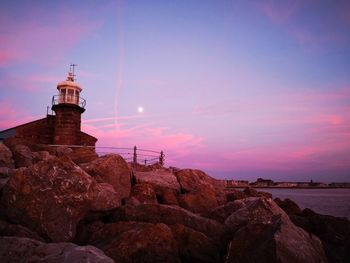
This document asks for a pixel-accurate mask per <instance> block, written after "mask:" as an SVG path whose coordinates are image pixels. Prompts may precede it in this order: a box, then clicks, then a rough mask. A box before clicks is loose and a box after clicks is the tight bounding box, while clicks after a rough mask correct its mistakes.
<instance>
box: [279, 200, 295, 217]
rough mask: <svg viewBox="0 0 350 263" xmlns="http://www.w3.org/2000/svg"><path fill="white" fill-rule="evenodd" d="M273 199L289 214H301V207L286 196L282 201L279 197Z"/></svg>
mask: <svg viewBox="0 0 350 263" xmlns="http://www.w3.org/2000/svg"><path fill="white" fill-rule="evenodd" d="M274 201H275V202H276V204H277V205H278V206H279V207H280V208H282V209H283V211H284V212H286V213H287V214H288V215H289V216H290V215H299V214H301V209H300V208H299V206H298V205H297V204H296V203H294V202H293V201H292V200H290V199H288V198H286V199H284V200H283V201H282V200H281V199H279V198H276V199H274Z"/></svg>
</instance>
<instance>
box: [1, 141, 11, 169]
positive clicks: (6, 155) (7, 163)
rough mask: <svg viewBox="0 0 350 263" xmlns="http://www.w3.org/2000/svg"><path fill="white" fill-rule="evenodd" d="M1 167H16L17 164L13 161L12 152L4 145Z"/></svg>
mask: <svg viewBox="0 0 350 263" xmlns="http://www.w3.org/2000/svg"><path fill="white" fill-rule="evenodd" d="M0 167H7V168H14V167H15V162H14V161H13V159H12V152H11V150H10V149H9V148H8V147H7V146H6V145H5V144H3V143H0Z"/></svg>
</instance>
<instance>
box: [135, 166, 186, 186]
mask: <svg viewBox="0 0 350 263" xmlns="http://www.w3.org/2000/svg"><path fill="white" fill-rule="evenodd" d="M134 175H135V178H136V182H138V183H149V184H152V185H153V186H154V187H155V188H167V189H172V190H176V191H180V185H179V182H178V181H177V179H176V177H175V175H174V174H173V173H172V172H171V171H169V170H167V169H164V168H159V169H156V170H151V171H135V172H134Z"/></svg>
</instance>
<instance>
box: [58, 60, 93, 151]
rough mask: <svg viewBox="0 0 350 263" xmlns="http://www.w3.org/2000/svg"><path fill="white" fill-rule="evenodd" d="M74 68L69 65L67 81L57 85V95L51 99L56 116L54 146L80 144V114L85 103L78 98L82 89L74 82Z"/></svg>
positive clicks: (83, 109)
mask: <svg viewBox="0 0 350 263" xmlns="http://www.w3.org/2000/svg"><path fill="white" fill-rule="evenodd" d="M74 66H75V65H74V64H73V65H71V69H70V71H69V72H68V76H67V79H66V80H64V81H61V82H59V83H58V84H57V90H58V95H55V96H53V98H52V110H53V111H54V112H55V115H56V117H55V126H54V137H53V143H54V144H56V145H79V144H80V143H81V138H80V133H81V132H80V127H81V114H82V113H83V112H84V111H85V105H86V101H85V100H84V99H83V98H81V97H80V93H81V91H82V88H81V87H80V85H79V84H78V83H76V82H75V79H74V77H75V75H74Z"/></svg>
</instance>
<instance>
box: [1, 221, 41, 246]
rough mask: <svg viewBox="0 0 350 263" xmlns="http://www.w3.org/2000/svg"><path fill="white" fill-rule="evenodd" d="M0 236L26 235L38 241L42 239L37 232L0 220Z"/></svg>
mask: <svg viewBox="0 0 350 263" xmlns="http://www.w3.org/2000/svg"><path fill="white" fill-rule="evenodd" d="M0 236H16V237H27V238H31V239H35V240H39V241H44V240H43V239H42V238H41V237H40V236H39V235H38V234H37V233H35V232H33V231H31V230H30V229H28V228H26V227H24V226H21V225H15V224H11V223H8V222H6V221H2V220H0Z"/></svg>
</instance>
